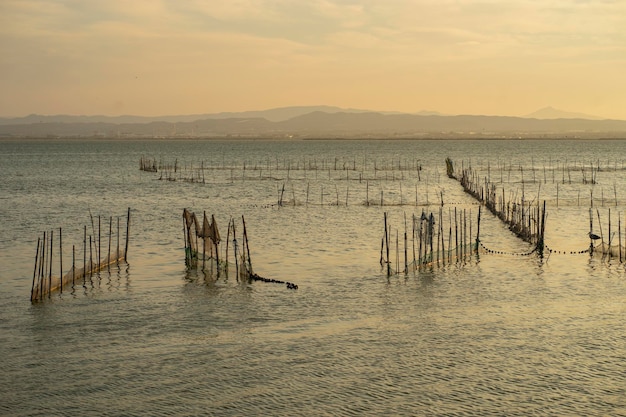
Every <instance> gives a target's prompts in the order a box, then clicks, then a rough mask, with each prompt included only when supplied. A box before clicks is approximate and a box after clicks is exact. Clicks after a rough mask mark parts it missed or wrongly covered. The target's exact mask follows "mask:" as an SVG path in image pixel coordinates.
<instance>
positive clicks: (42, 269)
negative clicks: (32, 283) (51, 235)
mask: <svg viewBox="0 0 626 417" xmlns="http://www.w3.org/2000/svg"><path fill="white" fill-rule="evenodd" d="M46 251H47V240H46V232H43V242H42V243H41V255H42V256H41V267H40V268H39V300H40V301H41V300H43V283H44V281H45V275H44V274H45V270H46V269H45V268H46Z"/></svg>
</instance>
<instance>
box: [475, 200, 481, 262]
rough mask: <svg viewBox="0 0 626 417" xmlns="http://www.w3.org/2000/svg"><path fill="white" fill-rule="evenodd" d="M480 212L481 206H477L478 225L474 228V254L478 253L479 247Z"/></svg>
mask: <svg viewBox="0 0 626 417" xmlns="http://www.w3.org/2000/svg"><path fill="white" fill-rule="evenodd" d="M480 210H481V206H478V225H477V228H476V253H478V247H479V245H480Z"/></svg>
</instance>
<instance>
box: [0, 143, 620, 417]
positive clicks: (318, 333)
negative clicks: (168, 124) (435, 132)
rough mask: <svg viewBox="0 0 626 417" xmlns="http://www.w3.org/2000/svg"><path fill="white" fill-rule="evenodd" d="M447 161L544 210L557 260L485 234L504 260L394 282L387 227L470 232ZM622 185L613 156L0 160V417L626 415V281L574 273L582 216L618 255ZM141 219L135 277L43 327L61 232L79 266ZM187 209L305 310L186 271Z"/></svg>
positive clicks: (426, 149)
mask: <svg viewBox="0 0 626 417" xmlns="http://www.w3.org/2000/svg"><path fill="white" fill-rule="evenodd" d="M142 156H146V157H151V158H156V159H157V160H161V161H164V162H165V161H166V162H171V163H173V162H174V161H176V160H177V162H178V164H179V166H180V167H182V169H183V173H191V172H193V167H198V166H201V165H203V166H204V168H205V170H204V183H197V182H196V183H190V182H184V181H180V180H179V181H159V180H158V178H159V177H160V175H161V174H160V173H157V174H154V173H146V172H142V171H140V170H139V169H138V166H139V159H140V158H141V157H142ZM448 156H449V157H451V158H452V159H453V160H454V161H455V163H456V164H457V166H459V165H463V166H467V165H469V164H471V165H472V166H473V167H475V168H477V169H480V170H481V171H482V172H483V173H484V175H490V177H491V178H492V180H496V181H500V182H501V183H502V184H503V187H504V188H505V190H506V191H505V193H506V194H507V196H508V195H513V194H515V193H518V194H521V193H522V192H523V193H524V194H525V196H526V201H531V200H534V201H538V200H546V202H547V205H548V225H547V232H546V243H547V245H548V246H549V247H550V248H551V249H553V250H555V251H562V252H567V253H568V254H567V255H565V254H560V253H557V252H554V253H552V254H551V255H550V256H549V257H547V258H545V259H543V260H542V259H539V258H538V257H536V256H520V255H518V254H521V253H523V252H526V251H527V250H528V245H527V244H525V243H523V242H521V241H519V240H518V239H516V238H515V237H513V236H512V235H511V233H510V232H509V231H508V230H507V229H506V228H505V227H504V226H503V225H502V224H501V223H500V222H499V220H497V219H495V218H493V217H492V216H491V215H487V214H484V215H483V218H482V219H481V240H482V241H483V243H484V244H485V246H486V247H488V248H490V249H493V250H497V251H501V252H505V254H482V255H481V256H480V257H479V259H476V258H473V259H471V260H470V261H468V262H465V263H457V264H454V265H450V266H448V265H446V266H445V267H439V268H430V269H424V270H422V271H419V272H416V273H410V274H409V275H407V276H404V275H401V276H394V277H391V278H387V277H386V275H385V274H384V272H383V271H382V270H381V267H380V264H379V256H380V253H379V251H380V240H381V238H382V235H383V231H384V227H383V213H384V212H388V213H389V218H390V221H391V223H392V227H394V228H398V227H403V222H404V220H403V218H404V215H405V214H406V215H407V216H409V217H410V215H412V214H414V213H417V214H419V213H421V211H422V210H425V211H427V212H430V211H438V210H439V208H440V207H441V198H442V196H443V201H444V206H443V210H444V212H445V213H448V212H449V211H450V210H454V208H457V209H459V210H462V209H465V210H467V211H468V212H469V211H470V210H471V211H472V213H473V216H475V214H476V212H477V210H478V206H477V205H476V203H475V202H474V201H473V200H472V199H471V198H470V197H468V196H467V195H466V194H464V193H463V191H462V189H461V187H460V185H459V184H458V183H457V182H456V181H454V180H450V179H448V178H447V177H446V175H445V162H444V161H445V158H446V157H448ZM625 161H626V142H624V141H593V142H585V141H546V142H539V141H510V142H507V141H389V142H386V141H385V142H383V141H303V142H281V141H259V142H257V141H235V142H219V141H218V142H216V141H87V142H80V141H52V142H44V141H23V142H7V141H4V142H3V141H0V175H1V178H2V180H1V181H0V264H1V268H0V414H2V415H11V416H31V415H46V416H48V415H98V416H100V415H150V416H154V415H203V414H208V415H289V416H291V415H381V414H387V415H481V416H483V415H550V416H552V415H564V416H565V415H567V416H570V415H626V332H625V329H626V270H625V267H624V265H623V264H620V263H619V261H618V260H615V259H612V260H606V259H605V260H603V259H601V257H594V258H590V257H589V255H580V254H574V255H572V254H569V252H575V251H580V250H584V249H586V248H587V247H588V245H589V241H588V238H587V232H588V231H589V208H590V205H591V204H592V201H593V215H594V217H593V220H594V232H596V233H599V232H600V228H599V226H598V215H599V216H600V222H601V225H602V227H603V229H602V230H603V233H604V234H605V235H607V236H608V220H609V209H610V210H611V213H610V216H611V221H612V229H611V230H612V233H613V234H614V239H615V240H614V241H616V240H617V239H618V233H617V230H618V229H617V225H618V221H619V222H620V225H621V228H622V229H623V228H624V224H626V221H624V217H625V211H626V170H625V168H626V166H625V165H624V162H625ZM244 166H245V169H244ZM598 166H600V170H599V171H598V172H597V173H595V175H596V181H595V182H596V183H595V184H589V183H584V181H583V179H589V178H590V177H591V175H592V167H595V169H597V167H598ZM417 167H421V170H418V168H417ZM303 168H306V169H303ZM178 175H182V174H180V173H179V174H178ZM179 179H180V177H179ZM283 185H284V191H282V189H283ZM281 195H282V197H283V201H284V202H285V204H284V206H283V207H278V206H277V204H276V203H277V202H278V200H279V199H280V198H281ZM557 195H558V197H557ZM381 199H382V201H383V207H381V206H380V201H381ZM366 200H369V201H370V202H371V204H370V206H367V205H366V204H365V201H366ZM128 207H131V208H132V214H131V216H132V220H131V222H132V226H131V242H130V248H129V263H128V265H123V266H121V267H120V268H119V269H118V268H114V269H113V270H112V271H111V273H108V272H103V273H101V274H100V276H98V277H95V278H94V279H93V280H92V281H91V282H87V283H86V284H85V285H84V286H83V285H77V286H76V287H75V288H74V289H73V290H72V291H70V290H67V291H65V292H64V293H63V294H62V295H59V294H55V295H53V296H52V297H51V299H49V300H46V301H45V302H43V303H37V304H31V303H30V301H29V295H30V286H31V280H32V276H33V262H34V257H35V249H36V242H37V238H38V237H39V236H40V233H41V232H43V231H44V230H51V229H56V230H58V228H62V229H63V242H64V262H65V264H66V265H69V264H70V263H71V245H72V244H75V245H76V246H77V248H79V247H81V245H82V230H83V229H82V228H83V226H84V225H90V217H89V216H90V213H91V214H92V215H93V216H98V215H100V216H102V217H103V218H106V219H108V218H109V216H114V217H116V216H122V218H123V216H125V214H126V210H127V208H128ZM184 207H188V208H190V209H192V210H194V211H196V212H198V213H202V211H206V212H207V213H208V214H215V217H216V220H217V222H218V224H219V225H220V226H221V227H222V229H223V230H225V227H226V225H227V224H228V221H229V219H230V217H231V216H232V217H238V216H241V215H244V216H245V218H246V223H247V226H248V232H249V235H250V246H251V249H252V260H253V265H254V268H255V270H256V272H258V273H259V274H260V275H262V276H265V277H271V278H276V279H280V280H285V281H291V282H294V283H296V284H298V285H299V289H298V290H297V291H290V290H287V289H286V288H285V287H284V286H281V285H275V284H267V283H259V282H256V283H252V284H247V283H240V282H237V281H236V280H235V279H233V278H231V279H219V280H215V279H213V278H211V277H205V276H204V275H203V274H202V272H197V271H186V269H185V265H184V252H183V245H184V242H183V233H182V221H181V214H182V209H183V208H184ZM620 218H621V220H618V219H620ZM619 235H621V238H622V239H624V235H626V234H625V233H624V232H620V233H619ZM77 250H78V249H77Z"/></svg>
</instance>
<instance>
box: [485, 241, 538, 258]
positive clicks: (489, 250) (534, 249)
mask: <svg viewBox="0 0 626 417" xmlns="http://www.w3.org/2000/svg"><path fill="white" fill-rule="evenodd" d="M480 247H481V248H483V249H484V250H486V251H487V252H488V253H494V254H496V255H510V256H530V255H532V254H533V253H535V252H537V247H535V248H533V250H531V251H530V252H522V253H516V252H506V251H500V250H493V249H489V248H487V247H486V246H485V245H484V244H483V242H480Z"/></svg>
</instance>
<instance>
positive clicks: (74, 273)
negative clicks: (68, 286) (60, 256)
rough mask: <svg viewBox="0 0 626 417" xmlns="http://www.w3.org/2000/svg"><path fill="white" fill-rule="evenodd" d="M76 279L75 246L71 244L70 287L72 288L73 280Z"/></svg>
mask: <svg viewBox="0 0 626 417" xmlns="http://www.w3.org/2000/svg"><path fill="white" fill-rule="evenodd" d="M75 280H76V248H75V246H74V245H72V288H74V281H75Z"/></svg>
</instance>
